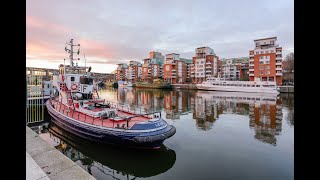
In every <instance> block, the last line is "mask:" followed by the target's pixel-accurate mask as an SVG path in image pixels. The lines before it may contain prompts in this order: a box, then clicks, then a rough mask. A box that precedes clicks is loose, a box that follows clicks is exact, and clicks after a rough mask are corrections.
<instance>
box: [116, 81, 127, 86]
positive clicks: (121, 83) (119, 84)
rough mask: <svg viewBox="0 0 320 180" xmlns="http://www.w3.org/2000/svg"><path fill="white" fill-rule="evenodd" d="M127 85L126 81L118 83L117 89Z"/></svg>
mask: <svg viewBox="0 0 320 180" xmlns="http://www.w3.org/2000/svg"><path fill="white" fill-rule="evenodd" d="M127 85H128V82H127V81H122V80H120V81H118V87H126V86H127Z"/></svg>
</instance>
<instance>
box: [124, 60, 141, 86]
mask: <svg viewBox="0 0 320 180" xmlns="http://www.w3.org/2000/svg"><path fill="white" fill-rule="evenodd" d="M127 75H128V76H127V79H128V81H131V82H133V83H135V82H136V80H140V79H141V77H142V64H141V62H139V61H129V67H128V74H127Z"/></svg>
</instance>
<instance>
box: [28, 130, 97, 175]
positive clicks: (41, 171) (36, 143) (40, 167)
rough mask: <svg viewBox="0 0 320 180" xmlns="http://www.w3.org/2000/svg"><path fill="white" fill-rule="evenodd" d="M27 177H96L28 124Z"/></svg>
mask: <svg viewBox="0 0 320 180" xmlns="http://www.w3.org/2000/svg"><path fill="white" fill-rule="evenodd" d="M26 179H27V180H46V179H62V180H63V179H66V180H67V179H68V180H69V179H77V180H82V179H83V180H87V179H92V180H94V179H95V178H94V177H93V176H91V175H90V174H89V173H88V172H87V171H85V170H84V169H82V168H81V167H80V166H79V165H77V164H76V163H75V162H73V161H72V160H70V159H69V158H68V157H66V156H65V155H64V154H62V153H61V152H60V151H58V150H57V149H55V148H54V147H52V146H50V145H49V143H48V142H46V141H45V140H43V139H42V138H41V137H39V136H38V134H37V133H36V132H34V131H33V130H31V129H30V128H29V127H28V126H26Z"/></svg>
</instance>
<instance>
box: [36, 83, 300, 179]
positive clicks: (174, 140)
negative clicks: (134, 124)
mask: <svg viewBox="0 0 320 180" xmlns="http://www.w3.org/2000/svg"><path fill="white" fill-rule="evenodd" d="M100 93H101V96H102V98H105V99H107V100H112V101H118V102H120V103H128V104H130V106H131V107H135V108H137V107H141V108H143V109H144V110H145V111H153V110H161V111H162V117H163V118H164V119H166V120H167V122H168V123H169V124H173V125H174V126H175V127H176V129H177V133H176V134H175V135H174V136H173V137H171V138H170V139H167V140H166V141H165V142H164V146H163V147H162V148H161V149H160V150H159V151H137V150H127V149H119V148H114V147H109V146H102V145H98V144H94V143H91V142H88V141H86V140H83V139H80V138H77V137H74V136H72V135H71V134H69V133H67V132H65V131H62V130H60V129H59V128H58V127H56V126H54V125H53V124H50V125H49V128H48V129H44V130H42V131H41V132H40V133H41V134H40V136H41V137H42V138H44V139H46V140H47V141H48V142H49V143H50V144H52V145H53V146H55V147H56V148H57V149H59V150H60V151H61V152H62V153H64V154H65V155H66V156H68V157H69V158H70V159H72V160H73V161H75V162H76V163H77V164H78V165H79V166H81V167H82V168H83V169H85V170H86V171H88V172H89V173H90V174H92V175H93V176H94V177H95V178H97V179H145V178H148V179H281V180H285V179H293V174H294V108H293V104H294V97H293V94H280V95H278V96H276V97H272V96H270V97H265V96H261V95H254V94H250V95H248V94H241V93H227V92H208V91H194V90H193V91H191V90H189V91H188V90H178V91H171V90H147V89H132V88H130V89H126V88H125V89H113V88H108V89H104V90H101V92H100Z"/></svg>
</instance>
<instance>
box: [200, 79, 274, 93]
mask: <svg viewBox="0 0 320 180" xmlns="http://www.w3.org/2000/svg"><path fill="white" fill-rule="evenodd" d="M197 89H201V90H211V91H229V92H258V93H275V94H278V93H279V92H278V89H277V84H276V82H274V81H227V80H224V79H220V78H214V77H208V78H207V80H206V81H204V82H202V84H197Z"/></svg>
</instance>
